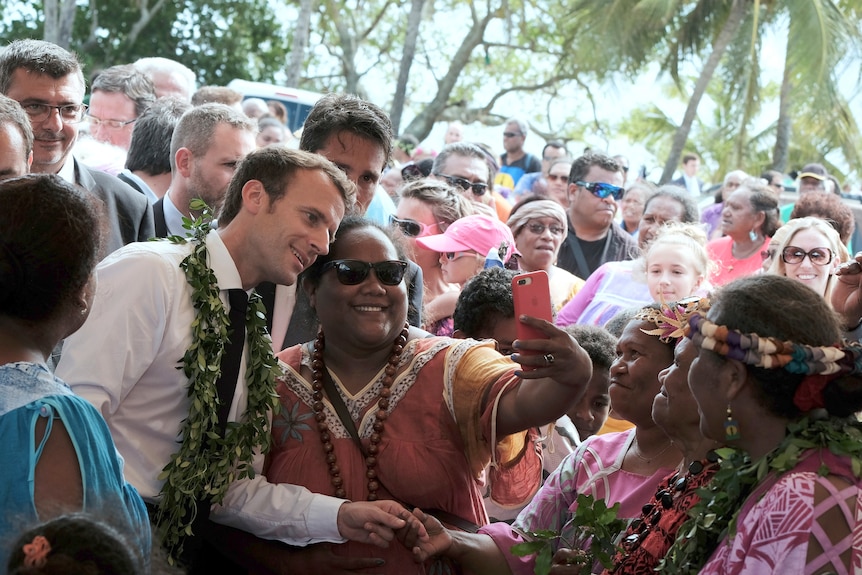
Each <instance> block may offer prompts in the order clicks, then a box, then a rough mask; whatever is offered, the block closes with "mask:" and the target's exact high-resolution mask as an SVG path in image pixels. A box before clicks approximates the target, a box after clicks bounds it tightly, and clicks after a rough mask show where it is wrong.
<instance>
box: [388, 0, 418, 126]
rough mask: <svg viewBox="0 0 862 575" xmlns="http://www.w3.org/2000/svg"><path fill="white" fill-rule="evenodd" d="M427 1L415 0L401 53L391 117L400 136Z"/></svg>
mask: <svg viewBox="0 0 862 575" xmlns="http://www.w3.org/2000/svg"><path fill="white" fill-rule="evenodd" d="M424 5H425V0H413V3H412V5H411V7H410V15H409V16H408V17H407V33H406V34H405V37H404V51H403V52H402V53H401V68H400V69H399V70H398V82H397V83H396V84H395V96H394V97H393V98H392V109H391V110H390V111H389V117H390V118H391V119H392V130H393V131H394V132H395V133H396V134H398V133H399V130H400V129H401V114H402V113H403V112H404V98H405V95H406V94H407V80H408V79H409V78H410V66H411V65H412V64H413V56H414V55H415V54H416V39H417V38H418V36H419V25H420V24H421V23H422V7H423V6H424Z"/></svg>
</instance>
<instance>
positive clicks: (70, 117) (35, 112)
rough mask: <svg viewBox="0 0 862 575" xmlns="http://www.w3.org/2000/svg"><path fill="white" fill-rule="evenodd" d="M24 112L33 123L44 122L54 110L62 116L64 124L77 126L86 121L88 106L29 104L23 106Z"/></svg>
mask: <svg viewBox="0 0 862 575" xmlns="http://www.w3.org/2000/svg"><path fill="white" fill-rule="evenodd" d="M21 107H22V108H24V111H25V112H26V113H27V115H28V116H29V117H30V120H32V121H33V122H44V121H45V120H47V119H48V116H49V115H50V114H51V112H53V111H54V110H57V112H58V113H59V114H60V120H61V121H62V122H63V123H64V124H77V123H78V122H80V121H81V120H83V119H84V112H86V111H87V104H67V105H65V106H51V105H49V104H39V103H35V102H33V103H29V104H21Z"/></svg>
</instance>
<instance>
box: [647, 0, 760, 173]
mask: <svg viewBox="0 0 862 575" xmlns="http://www.w3.org/2000/svg"><path fill="white" fill-rule="evenodd" d="M747 9H748V0H733V5H732V6H731V8H730V14H729V15H728V17H727V21H726V22H725V23H724V26H723V27H722V29H721V32H720V33H719V34H718V38H717V39H716V40H715V44H713V45H712V52H711V53H710V54H709V58H708V59H707V61H706V64H704V66H703V70H701V72H700V76H699V77H698V79H697V83H696V84H695V86H694V92H693V93H692V95H691V99H690V100H689V101H688V107H686V109H685V115H684V116H683V119H682V123H681V124H680V125H679V128H677V130H676V133H675V134H674V136H673V144H672V145H671V149H670V155H669V156H668V158H667V162H666V163H665V165H664V171H663V172H662V174H661V179H660V180H659V183H661V184H666V183H667V182H669V181H670V179H671V177H672V176H673V173H674V171H675V170H676V167H677V166H678V165H679V159H680V156H682V150H683V148H685V143H686V142H687V141H688V134H689V132H690V131H691V126H692V124H693V123H694V117H695V116H696V115H697V108H698V106H699V105H700V100H701V99H702V98H703V94H704V93H705V92H706V88H707V86H708V85H709V83H710V81H711V80H712V76H713V74H715V70H716V68H718V64H719V63H720V62H721V58H722V56H724V52H725V51H726V50H727V47H728V46H729V45H730V42H731V41H732V40H733V38H734V36H736V33H737V32H738V31H739V28H740V26H742V20H743V18H744V17H745V12H746V10H747Z"/></svg>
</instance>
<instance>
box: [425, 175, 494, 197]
mask: <svg viewBox="0 0 862 575" xmlns="http://www.w3.org/2000/svg"><path fill="white" fill-rule="evenodd" d="M435 175H436V176H437V177H438V178H443V179H444V180H446V183H447V184H449V185H450V186H455V187H456V188H460V189H462V190H464V191H465V192H466V191H467V190H470V189H472V190H473V195H474V196H484V195H485V192H487V191H488V184H483V183H482V182H475V183H473V182H471V181H470V180H468V179H465V178H460V177H458V176H447V175H446V174H435Z"/></svg>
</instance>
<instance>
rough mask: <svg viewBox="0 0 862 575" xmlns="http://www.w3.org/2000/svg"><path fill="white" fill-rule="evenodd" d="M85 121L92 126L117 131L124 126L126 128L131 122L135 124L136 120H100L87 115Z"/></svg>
mask: <svg viewBox="0 0 862 575" xmlns="http://www.w3.org/2000/svg"><path fill="white" fill-rule="evenodd" d="M87 121H88V122H90V123H91V124H92V125H94V126H105V127H108V128H113V129H115V130H119V129H120V128H122V127H124V126H128V125H129V124H131V123H133V122H137V121H138V119H137V118H132V119H131V120H102V119H100V118H97V117H96V116H91V115H90V114H87Z"/></svg>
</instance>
